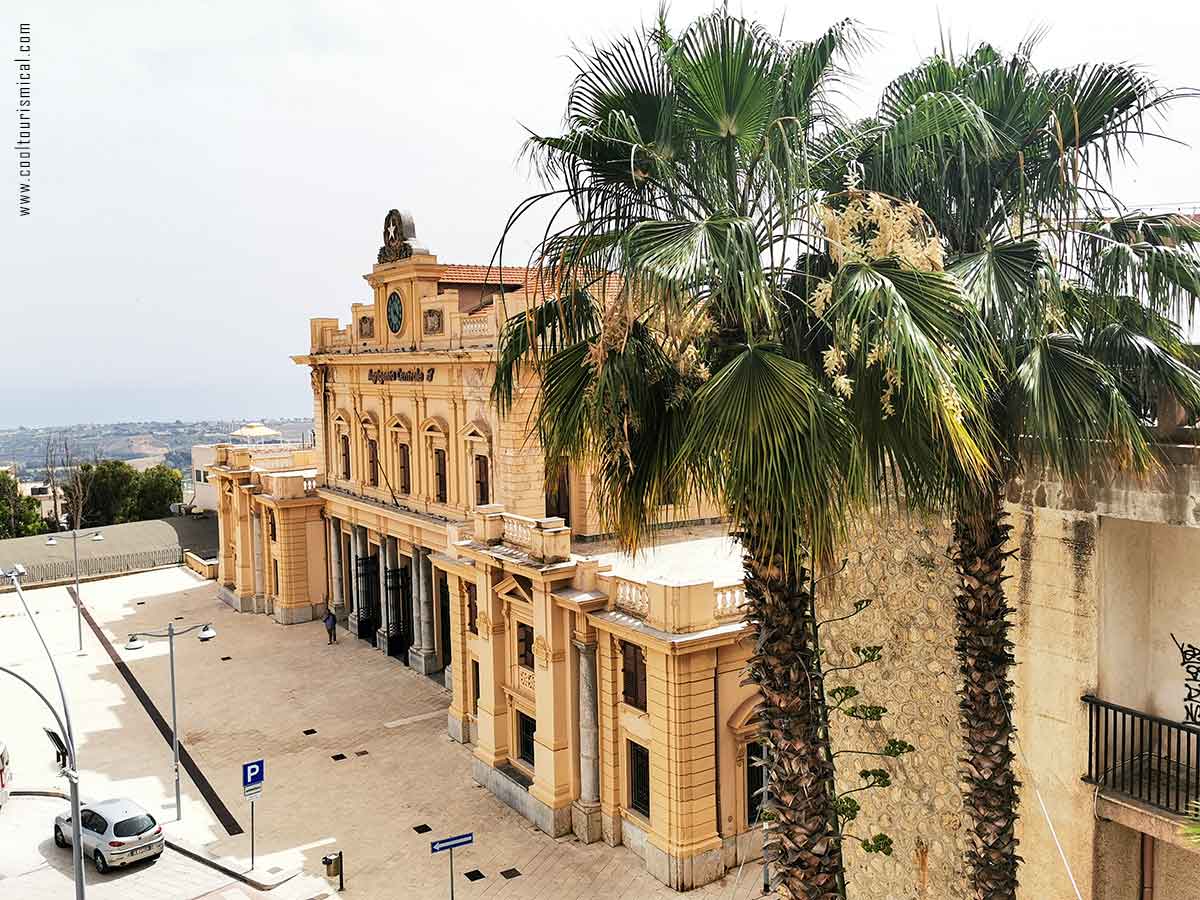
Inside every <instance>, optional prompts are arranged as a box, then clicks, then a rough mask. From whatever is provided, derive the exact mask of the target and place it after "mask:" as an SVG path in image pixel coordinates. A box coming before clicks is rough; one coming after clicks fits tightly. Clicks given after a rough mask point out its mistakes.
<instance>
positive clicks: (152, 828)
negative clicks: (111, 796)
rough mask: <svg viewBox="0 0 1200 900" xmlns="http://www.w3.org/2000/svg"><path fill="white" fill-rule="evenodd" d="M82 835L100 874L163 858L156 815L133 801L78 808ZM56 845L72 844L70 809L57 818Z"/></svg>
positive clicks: (85, 850)
mask: <svg viewBox="0 0 1200 900" xmlns="http://www.w3.org/2000/svg"><path fill="white" fill-rule="evenodd" d="M79 833H80V835H81V837H82V839H83V855H84V856H86V857H89V858H90V859H91V860H92V862H93V863H95V864H96V871H97V872H107V871H108V870H109V868H110V867H112V866H124V865H128V864H129V863H132V862H139V861H140V860H143V859H157V858H158V857H159V856H161V855H162V852H163V847H164V846H165V839H164V838H163V833H162V826H161V825H159V824H158V822H156V821H154V816H152V815H150V813H148V812H146V810H144V809H142V808H141V807H140V806H138V805H137V804H136V803H134V802H133V801H132V800H104V801H102V802H100V803H87V804H84V805H83V806H81V807H80V808H79ZM54 843H55V844H57V845H58V846H59V847H69V846H70V845H71V813H70V810H68V811H67V812H65V813H63V814H62V815H60V816H55V818H54Z"/></svg>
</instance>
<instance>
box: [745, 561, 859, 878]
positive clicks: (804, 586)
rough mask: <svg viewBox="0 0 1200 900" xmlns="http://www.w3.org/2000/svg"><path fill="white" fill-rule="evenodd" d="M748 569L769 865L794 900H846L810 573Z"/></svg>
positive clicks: (748, 564)
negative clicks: (758, 698)
mask: <svg viewBox="0 0 1200 900" xmlns="http://www.w3.org/2000/svg"><path fill="white" fill-rule="evenodd" d="M745 545H746V546H752V544H750V543H748V542H747V543H746V544H745ZM744 564H745V570H746V598H747V609H746V618H747V621H748V622H749V623H750V624H751V625H752V626H753V627H754V629H755V634H756V637H757V646H756V649H755V653H754V656H753V657H751V659H750V664H749V678H750V680H751V681H752V682H753V683H755V684H757V685H758V687H759V689H760V690H761V692H762V705H761V707H760V711H759V719H758V721H759V728H760V735H761V740H762V741H763V747H764V753H763V765H764V768H765V772H764V776H765V777H764V783H765V786H766V802H765V810H766V811H767V812H768V813H769V817H767V818H766V824H765V832H764V839H763V858H764V860H765V861H766V862H767V864H768V865H769V866H770V867H771V875H772V879H771V880H772V885H773V886H774V887H776V889H777V890H778V892H779V895H780V896H781V897H783V898H786V900H793V898H794V900H835V898H841V897H844V896H845V887H844V870H843V863H842V844H841V838H840V836H839V829H838V821H837V815H836V812H835V810H834V799H835V796H836V794H835V785H834V766H833V756H832V754H831V752H830V746H829V720H828V709H827V707H826V703H825V691H824V676H823V674H822V671H821V655H820V652H819V647H818V641H817V635H818V631H817V621H816V611H815V608H814V604H813V592H812V585H811V582H810V580H809V573H808V572H807V571H805V570H803V569H802V570H800V571H799V572H796V573H795V574H794V575H787V576H785V575H783V574H782V570H781V568H780V567H779V566H778V565H775V564H773V562H766V563H764V562H763V561H761V560H759V559H755V558H754V557H751V556H747V557H746V558H745V560H744Z"/></svg>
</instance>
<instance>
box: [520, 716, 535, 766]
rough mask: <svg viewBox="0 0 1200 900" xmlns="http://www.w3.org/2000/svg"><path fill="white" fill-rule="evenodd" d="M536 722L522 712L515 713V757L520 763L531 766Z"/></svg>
mask: <svg viewBox="0 0 1200 900" xmlns="http://www.w3.org/2000/svg"><path fill="white" fill-rule="evenodd" d="M536 730H537V722H535V721H534V720H533V719H531V718H529V716H527V715H525V713H523V712H519V713H517V756H518V758H519V759H520V760H521V761H522V762H527V763H529V764H530V765H531V766H532V765H533V733H534V732H535V731H536Z"/></svg>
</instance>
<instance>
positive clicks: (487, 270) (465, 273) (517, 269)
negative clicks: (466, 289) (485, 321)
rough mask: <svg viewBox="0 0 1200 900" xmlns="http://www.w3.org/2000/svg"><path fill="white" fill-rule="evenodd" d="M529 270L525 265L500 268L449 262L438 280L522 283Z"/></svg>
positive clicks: (466, 282)
mask: <svg viewBox="0 0 1200 900" xmlns="http://www.w3.org/2000/svg"><path fill="white" fill-rule="evenodd" d="M529 272H530V270H529V269H527V268H526V267H525V266H505V267H504V268H503V270H501V269H500V267H499V266H466V265H459V264H458V263H449V264H447V266H446V271H445V272H443V273H442V277H441V278H440V279H439V281H441V282H443V283H445V284H500V283H503V284H524V283H525V279H526V278H527V277H529ZM501 279H503V281H501Z"/></svg>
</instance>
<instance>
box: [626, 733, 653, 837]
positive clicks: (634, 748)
mask: <svg viewBox="0 0 1200 900" xmlns="http://www.w3.org/2000/svg"><path fill="white" fill-rule="evenodd" d="M629 808H630V809H632V810H633V811H634V812H637V813H641V814H642V815H643V816H645V817H646V818H647V819H648V818H650V751H649V750H647V749H646V748H645V747H643V746H642V745H641V744H635V743H634V742H633V741H630V742H629Z"/></svg>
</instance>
